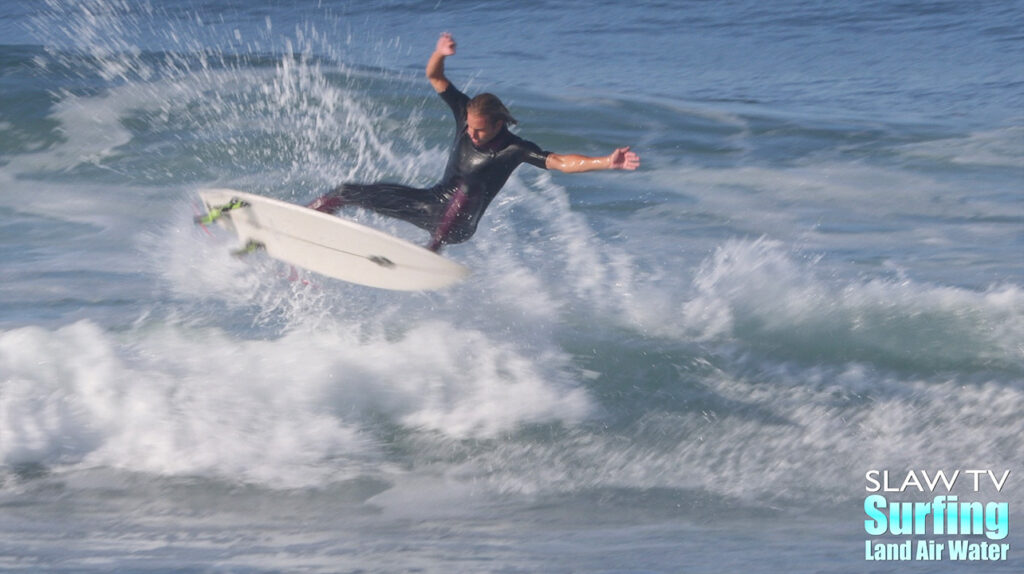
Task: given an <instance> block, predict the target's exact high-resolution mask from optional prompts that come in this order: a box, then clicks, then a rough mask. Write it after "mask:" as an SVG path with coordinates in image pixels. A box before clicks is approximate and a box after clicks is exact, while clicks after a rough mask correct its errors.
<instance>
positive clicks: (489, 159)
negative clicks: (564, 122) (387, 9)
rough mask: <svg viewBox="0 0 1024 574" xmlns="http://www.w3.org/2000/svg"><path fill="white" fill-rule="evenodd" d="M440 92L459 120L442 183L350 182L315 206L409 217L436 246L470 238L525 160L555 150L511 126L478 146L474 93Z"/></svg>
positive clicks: (539, 162) (540, 161) (541, 160)
mask: <svg viewBox="0 0 1024 574" xmlns="http://www.w3.org/2000/svg"><path fill="white" fill-rule="evenodd" d="M440 95H441V98H442V99H443V100H444V101H445V102H446V103H447V104H448V106H449V107H451V109H452V113H453V114H454V115H455V124H456V132H455V141H454V142H453V144H452V150H451V153H450V154H449V156H448V165H447V166H446V167H445V170H444V177H443V178H442V180H441V183H439V184H438V185H435V186H434V187H430V188H426V189H420V188H414V187H408V186H404V185H398V184H389V183H375V184H350V183H346V184H343V185H341V186H339V187H338V188H337V189H335V190H333V191H331V192H330V193H328V194H327V195H325V196H323V197H321V198H320V199H318V200H317V201H315V202H313V203H312V204H310V207H313V208H314V209H319V210H320V211H327V212H335V211H337V210H338V209H340V208H341V207H343V206H347V205H352V206H358V207H363V208H366V209H370V210H372V211H375V212H377V213H380V214H382V215H387V216H389V217H395V218H398V219H402V220H404V221H408V222H409V223H412V224H413V225H416V226H417V227H420V228H422V229H426V230H427V231H429V232H431V243H430V248H431V249H434V250H437V249H439V248H440V247H441V246H442V245H446V244H450V243H461V242H463V241H466V240H467V239H469V238H470V237H471V236H472V235H473V233H474V232H475V231H476V227H477V224H478V223H479V222H480V217H481V216H482V215H483V213H484V210H485V209H487V206H488V205H490V203H491V200H493V199H494V196H495V195H497V194H498V192H499V191H501V188H502V186H504V185H505V182H506V181H508V178H509V176H511V175H512V172H513V171H515V169H516V168H517V167H519V164H521V163H524V162H525V163H529V164H530V165H534V166H537V167H540V168H544V167H545V162H546V160H547V156H548V153H549V152H545V151H541V149H540V148H539V147H538V146H537V145H536V144H534V143H533V142H529V141H526V140H524V139H522V138H520V137H519V136H517V135H515V134H513V133H512V132H510V131H508V127H507V126H506V127H504V128H503V129H502V131H501V132H500V133H499V134H498V135H496V136H495V137H494V138H493V139H492V140H491V141H489V142H488V143H487V144H485V145H484V146H483V147H481V148H477V147H476V146H474V145H473V141H472V140H471V139H470V138H469V134H468V133H467V132H466V105H467V104H468V103H469V97H468V96H466V94H463V93H462V92H460V91H459V90H458V89H456V88H455V86H454V85H451V84H449V85H448V89H447V90H445V91H444V92H443V93H442V94H440Z"/></svg>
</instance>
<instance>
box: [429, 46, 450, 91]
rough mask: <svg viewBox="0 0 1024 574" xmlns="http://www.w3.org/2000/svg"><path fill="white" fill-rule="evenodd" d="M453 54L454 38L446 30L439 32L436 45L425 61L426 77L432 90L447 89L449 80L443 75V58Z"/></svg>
mask: <svg viewBox="0 0 1024 574" xmlns="http://www.w3.org/2000/svg"><path fill="white" fill-rule="evenodd" d="M454 55H455V39H454V38H452V35H451V34H449V33H448V32H445V33H443V34H441V37H440V38H438V39H437V47H435V48H434V53H433V54H431V55H430V60H428V61H427V79H428V80H430V85H431V86H433V87H434V91H436V92H437V93H439V94H440V93H442V92H444V91H445V90H447V89H448V85H449V84H450V82H449V81H448V78H446V77H445V75H444V59H445V58H447V57H448V56H454Z"/></svg>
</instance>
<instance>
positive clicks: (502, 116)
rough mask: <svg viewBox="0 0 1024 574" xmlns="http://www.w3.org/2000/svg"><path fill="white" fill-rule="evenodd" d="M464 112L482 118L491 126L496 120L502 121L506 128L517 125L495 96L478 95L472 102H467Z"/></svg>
mask: <svg viewBox="0 0 1024 574" xmlns="http://www.w3.org/2000/svg"><path fill="white" fill-rule="evenodd" d="M466 112H467V113H473V114H476V115H478V116H483V117H485V118H487V121H489V122H490V123H492V124H493V123H495V122H497V121H498V120H502V121H504V122H505V125H506V126H514V125H516V124H517V123H519V122H517V121H516V119H515V118H514V117H512V114H511V113H509V111H508V108H506V107H505V104H503V103H501V100H499V99H498V96H495V95H494V94H480V95H478V96H476V97H474V98H473V99H472V100H469V104H468V105H467V106H466Z"/></svg>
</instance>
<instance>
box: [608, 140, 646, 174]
mask: <svg viewBox="0 0 1024 574" xmlns="http://www.w3.org/2000/svg"><path fill="white" fill-rule="evenodd" d="M610 165H611V168H612V169H628V170H631V171H632V170H634V169H636V168H638V167H640V156H639V155H637V154H636V153H634V152H631V151H629V146H626V147H620V148H619V149H617V150H615V151H613V152H612V155H611V156H610Z"/></svg>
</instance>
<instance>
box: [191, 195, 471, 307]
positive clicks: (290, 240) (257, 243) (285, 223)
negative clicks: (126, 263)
mask: <svg viewBox="0 0 1024 574" xmlns="http://www.w3.org/2000/svg"><path fill="white" fill-rule="evenodd" d="M199 197H201V198H202V200H203V203H204V204H205V205H206V209H207V210H208V212H210V214H211V215H212V214H219V216H218V217H216V218H215V220H216V221H217V223H220V224H222V225H223V226H224V227H226V228H228V229H231V230H233V231H234V232H235V233H236V234H237V235H238V237H239V238H240V239H241V240H242V243H243V245H249V246H253V247H256V248H258V249H260V250H263V251H265V252H266V254H267V255H269V256H270V257H273V258H274V259H277V260H280V261H283V262H285V263H290V264H292V265H295V266H296V267H302V268H303V269H308V270H309V271H313V272H316V273H319V274H321V275H326V276H328V277H333V278H335V279H341V280H342V281H348V282H350V283H358V284H360V285H368V286H370V287H379V288H382V289H396V290H400V291H420V290H428V289H440V288H442V287H447V286H449V285H451V284H453V283H455V282H457V281H459V280H461V279H463V278H464V277H466V275H468V274H469V270H468V269H467V268H466V267H464V266H463V265H460V264H458V263H456V262H454V261H451V260H450V259H446V258H444V257H441V256H440V255H438V254H437V253H434V252H433V251H430V250H429V249H426V248H425V247H420V246H418V245H414V244H412V243H410V242H408V241H405V240H404V239H399V238H398V237H395V236H393V235H388V234H387V233H384V232H382V231H379V230H376V229H373V228H370V227H366V226H365V225H360V224H358V223H355V222H353V221H349V220H347V219H342V218H340V217H335V216H333V215H328V214H326V213H321V212H319V211H315V210H313V209H309V208H307V207H303V206H301V205H296V204H294V203H288V202H285V201H280V200H277V199H271V198H269V197H262V196H259V195H253V194H251V193H245V192H242V191H235V190H233V189H204V190H200V191H199ZM229 206H231V207H229Z"/></svg>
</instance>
